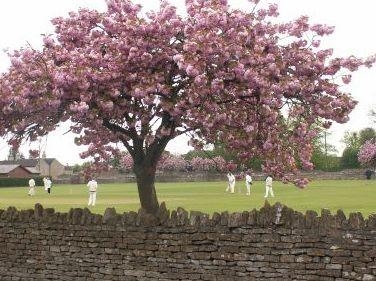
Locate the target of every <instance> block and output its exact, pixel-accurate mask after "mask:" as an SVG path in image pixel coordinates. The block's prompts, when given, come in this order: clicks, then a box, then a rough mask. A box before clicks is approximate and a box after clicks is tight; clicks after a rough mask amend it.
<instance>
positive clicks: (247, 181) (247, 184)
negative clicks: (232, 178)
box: [245, 172, 252, 195]
mask: <svg viewBox="0 0 376 281" xmlns="http://www.w3.org/2000/svg"><path fill="white" fill-rule="evenodd" d="M251 185H252V177H251V175H250V173H249V172H246V174H245V187H246V188H247V193H246V194H247V195H251Z"/></svg>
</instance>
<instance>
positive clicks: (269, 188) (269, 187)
mask: <svg viewBox="0 0 376 281" xmlns="http://www.w3.org/2000/svg"><path fill="white" fill-rule="evenodd" d="M269 193H270V195H271V196H272V197H274V192H273V178H272V176H271V175H269V176H267V177H266V180H265V196H264V198H267V197H268V196H269Z"/></svg>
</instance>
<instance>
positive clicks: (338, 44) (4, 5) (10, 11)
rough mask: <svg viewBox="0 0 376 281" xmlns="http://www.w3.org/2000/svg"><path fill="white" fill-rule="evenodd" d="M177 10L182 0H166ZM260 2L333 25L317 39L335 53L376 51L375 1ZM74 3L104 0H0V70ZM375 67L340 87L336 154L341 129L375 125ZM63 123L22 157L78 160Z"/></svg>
mask: <svg viewBox="0 0 376 281" xmlns="http://www.w3.org/2000/svg"><path fill="white" fill-rule="evenodd" d="M135 2H137V3H141V4H142V5H143V7H144V8H145V9H150V8H156V7H158V3H159V1H158V0H149V1H140V0H137V1H135ZM170 2H172V3H173V4H175V5H176V6H177V7H178V8H179V9H180V10H181V11H182V9H183V6H184V0H175V1H170ZM261 2H263V3H269V2H270V3H276V4H278V6H279V11H280V18H281V19H282V20H285V21H287V20H292V19H294V18H297V17H299V16H300V15H307V16H309V17H310V20H311V22H312V23H324V24H328V25H331V26H334V27H335V31H334V34H332V35H331V36H329V37H325V38H324V39H323V40H322V46H323V47H325V48H328V47H330V48H333V50H334V55H335V56H349V55H355V56H358V57H367V56H369V55H373V54H375V53H376V37H375V36H374V34H373V28H374V27H375V26H376V17H375V15H374V11H375V10H376V1H375V0H360V1H357V2H356V3H355V2H352V1H343V0H330V1H328V0H274V1H273V0H270V1H269V0H261ZM229 3H230V5H232V6H233V7H236V8H241V9H245V10H246V9H247V7H249V2H248V1H247V0H229ZM79 7H89V8H93V9H98V10H102V11H103V10H105V7H106V4H105V0H33V1H30V0H11V1H10V0H4V1H1V2H0V72H5V71H6V70H7V68H8V66H9V59H8V57H7V55H6V54H5V52H2V50H14V49H19V48H21V47H23V46H26V44H30V45H31V46H33V47H35V48H39V47H40V46H41V45H42V43H41V34H43V33H52V31H53V26H52V25H51V23H50V20H51V19H52V18H54V17H57V16H66V15H67V14H68V12H69V11H77V9H78V8H79ZM375 79H376V67H374V68H373V69H366V68H362V69H361V70H360V71H358V72H356V73H354V74H353V79H352V83H351V84H350V85H346V87H345V88H344V90H345V91H346V92H348V93H351V96H352V97H353V98H354V99H355V100H357V101H358V102H359V103H358V105H357V107H356V108H355V109H354V110H353V112H352V113H351V114H350V121H349V122H347V123H346V124H334V125H333V126H332V127H331V129H329V130H328V143H330V144H332V145H334V146H335V147H336V148H337V150H338V153H341V151H342V150H343V148H344V146H343V143H342V142H341V139H342V138H343V135H344V133H345V132H346V131H359V130H361V129H363V128H366V127H375V123H373V122H372V118H371V117H370V115H369V112H370V110H371V109H373V108H374V109H376V98H375V97H376V84H375V83H373V82H374V81H375ZM66 132H67V126H66V125H63V126H61V127H60V128H59V129H58V130H56V131H55V132H52V133H50V134H49V135H48V136H47V137H45V138H43V139H42V140H41V142H40V143H37V144H34V145H30V144H29V143H25V144H24V145H23V146H22V148H21V152H22V153H23V154H24V155H25V156H28V151H29V149H30V148H33V149H35V148H38V147H39V148H41V149H42V150H45V152H46V156H47V157H52V158H57V159H58V160H59V161H60V162H61V163H62V164H69V165H73V164H76V163H78V164H81V163H83V162H84V161H85V160H83V159H81V158H80V157H79V153H80V152H81V151H83V150H84V148H83V147H77V146H76V145H75V144H74V142H73V135H71V134H70V133H66ZM189 149H190V148H189V147H188V145H187V139H186V138H179V139H176V140H174V141H173V142H172V143H170V144H169V145H168V147H167V150H169V151H170V152H172V153H176V154H182V153H186V152H187V151H189ZM8 151H9V147H8V146H7V145H6V143H5V141H4V140H0V160H3V159H6V157H7V155H8Z"/></svg>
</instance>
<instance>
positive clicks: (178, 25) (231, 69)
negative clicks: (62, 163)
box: [0, 0, 374, 213]
mask: <svg viewBox="0 0 376 281" xmlns="http://www.w3.org/2000/svg"><path fill="white" fill-rule="evenodd" d="M106 2H107V6H108V9H107V10H106V11H105V12H98V11H95V10H89V9H80V10H79V11H78V12H71V13H70V14H69V16H68V17H67V18H62V17H59V18H55V19H53V20H52V23H53V24H54V26H55V33H54V34H52V35H46V36H44V46H43V49H42V50H37V49H33V48H31V47H26V48H23V49H21V50H18V51H14V52H13V53H12V54H11V63H12V65H11V67H10V68H9V71H7V73H5V74H3V75H2V76H1V80H0V108H1V112H0V135H1V136H9V142H10V143H11V144H12V145H14V146H17V145H18V144H19V143H20V141H21V140H22V139H24V138H29V139H30V140H31V141H33V140H36V139H37V138H38V136H43V135H45V134H47V133H48V132H50V131H53V130H54V129H55V128H56V126H58V124H59V123H61V122H64V121H67V120H70V122H71V124H72V125H71V131H72V132H74V133H76V134H77V138H76V143H77V144H85V145H88V151H87V152H86V153H84V154H83V155H82V157H87V156H91V157H93V159H94V161H95V162H96V163H98V164H100V163H106V161H107V160H108V159H109V158H110V157H112V155H113V154H114V153H118V152H116V149H114V147H116V146H114V145H113V144H114V143H122V144H123V145H124V146H125V148H126V149H127V150H128V152H129V154H130V155H131V157H132V160H133V171H134V173H135V175H136V179H137V186H138V191H139V197H140V202H141V207H142V208H144V209H145V210H146V211H147V212H149V213H155V212H157V210H158V207H159V203H158V200H157V194H156V191H155V184H154V180H155V172H156V167H157V163H158V160H159V159H160V158H161V155H162V153H163V151H164V150H165V148H166V145H167V144H168V143H169V142H170V141H171V140H172V139H174V138H175V137H177V136H179V135H182V134H189V135H190V136H191V138H192V141H191V144H192V145H194V146H195V147H201V146H203V145H204V144H208V143H213V142H215V141H220V142H222V143H224V144H225V145H226V147H227V148H228V149H230V150H231V151H233V152H236V153H238V155H239V157H240V158H241V159H249V158H250V157H254V156H259V157H262V159H263V161H264V165H263V169H264V171H265V172H267V173H272V174H274V175H275V176H280V177H281V176H282V175H284V174H285V172H287V171H290V172H294V173H296V172H297V165H296V162H297V161H299V163H301V164H302V166H303V168H306V169H310V168H312V163H311V161H310V157H311V152H312V145H311V141H312V138H313V137H314V136H315V134H316V132H315V131H314V130H313V129H312V127H313V125H314V124H316V126H317V124H319V126H324V127H329V126H330V124H331V122H332V121H336V122H340V123H343V122H346V121H347V119H348V114H349V112H351V110H352V109H353V108H354V106H355V105H356V102H355V101H354V100H352V98H351V97H350V95H348V94H346V93H344V92H342V91H341V88H340V84H341V83H342V82H341V83H340V82H339V80H338V79H336V78H338V77H339V78H341V77H342V80H343V83H349V82H350V79H351V75H350V73H351V72H353V71H356V70H357V69H358V68H359V67H360V66H362V65H366V66H371V64H372V63H373V62H374V58H370V59H358V58H355V57H353V56H350V57H347V58H335V57H332V50H331V49H322V48H320V38H321V37H323V36H326V35H329V34H331V33H332V32H333V28H332V27H329V26H326V25H321V24H310V23H309V20H308V18H307V17H300V18H298V19H296V20H293V21H291V22H287V23H280V22H278V21H277V20H276V18H277V17H278V9H277V6H276V5H273V4H271V5H269V6H267V7H263V6H261V5H257V3H258V2H259V0H250V1H249V9H248V10H249V11H250V12H246V11H241V10H234V9H232V8H231V7H230V6H229V5H228V3H227V1H226V0H186V14H185V15H184V16H181V15H179V14H177V12H176V8H175V7H174V6H173V5H170V4H169V3H168V2H167V1H162V2H161V5H160V8H159V10H157V11H151V12H148V13H146V14H145V13H141V7H140V6H139V5H134V4H133V3H132V2H131V1H130V0H107V1H106ZM292 180H294V179H292ZM297 182H298V183H304V182H305V181H297Z"/></svg>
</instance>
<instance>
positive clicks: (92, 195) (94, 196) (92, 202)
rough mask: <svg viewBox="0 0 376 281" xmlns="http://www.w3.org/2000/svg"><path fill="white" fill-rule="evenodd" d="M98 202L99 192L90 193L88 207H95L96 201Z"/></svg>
mask: <svg viewBox="0 0 376 281" xmlns="http://www.w3.org/2000/svg"><path fill="white" fill-rule="evenodd" d="M96 200H97V192H95V191H90V192H89V203H88V204H87V205H88V206H90V205H92V206H95V201H96Z"/></svg>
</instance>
